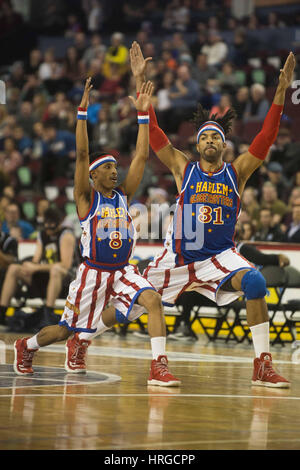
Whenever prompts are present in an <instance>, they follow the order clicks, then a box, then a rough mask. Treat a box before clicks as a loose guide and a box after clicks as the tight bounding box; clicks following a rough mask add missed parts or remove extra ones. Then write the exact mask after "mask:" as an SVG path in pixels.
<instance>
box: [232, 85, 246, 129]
mask: <svg viewBox="0 0 300 470" xmlns="http://www.w3.org/2000/svg"><path fill="white" fill-rule="evenodd" d="M248 100H249V88H248V87H247V86H242V87H240V88H239V89H238V91H237V92H236V94H235V96H234V97H233V100H232V105H233V108H234V110H235V112H236V118H237V120H238V121H241V120H242V119H243V117H244V114H245V111H246V107H247V104H248Z"/></svg>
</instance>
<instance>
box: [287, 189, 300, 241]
mask: <svg viewBox="0 0 300 470" xmlns="http://www.w3.org/2000/svg"><path fill="white" fill-rule="evenodd" d="M284 241H285V242H287V243H300V198H298V199H295V200H294V202H293V207H292V220H291V223H290V224H289V226H288V227H287V228H286V232H285V240H284Z"/></svg>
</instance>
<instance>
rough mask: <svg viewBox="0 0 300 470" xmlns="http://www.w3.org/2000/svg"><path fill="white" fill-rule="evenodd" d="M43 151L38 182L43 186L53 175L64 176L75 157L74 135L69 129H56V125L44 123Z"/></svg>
mask: <svg viewBox="0 0 300 470" xmlns="http://www.w3.org/2000/svg"><path fill="white" fill-rule="evenodd" d="M42 143H43V146H44V153H43V156H42V167H41V171H40V174H39V184H40V186H41V187H43V185H44V183H45V182H47V181H52V180H53V179H54V177H66V176H67V172H68V168H69V163H70V161H71V160H72V159H74V158H75V150H76V142H75V135H74V134H73V133H71V132H69V131H58V130H57V129H56V127H55V126H54V125H53V124H52V123H51V122H47V123H45V125H44V136H43V142H42Z"/></svg>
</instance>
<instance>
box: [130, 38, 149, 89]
mask: <svg viewBox="0 0 300 470" xmlns="http://www.w3.org/2000/svg"><path fill="white" fill-rule="evenodd" d="M129 54H130V64H131V70H132V73H133V76H134V77H142V78H143V80H144V77H145V74H146V68H147V63H148V62H149V61H150V60H152V57H147V58H146V59H144V56H143V53H142V50H141V48H140V45H139V44H138V43H137V42H136V41H134V42H133V43H132V47H131V48H130V51H129Z"/></svg>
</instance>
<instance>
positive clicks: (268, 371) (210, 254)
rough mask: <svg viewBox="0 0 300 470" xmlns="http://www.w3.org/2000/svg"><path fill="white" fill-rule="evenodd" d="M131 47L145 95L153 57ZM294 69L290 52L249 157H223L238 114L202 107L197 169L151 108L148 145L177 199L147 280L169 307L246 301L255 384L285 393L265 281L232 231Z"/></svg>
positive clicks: (276, 122)
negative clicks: (199, 298) (198, 298)
mask: <svg viewBox="0 0 300 470" xmlns="http://www.w3.org/2000/svg"><path fill="white" fill-rule="evenodd" d="M132 47H133V48H134V50H135V51H134V57H135V61H134V63H133V64H132V69H133V74H134V75H135V78H136V85H137V93H139V91H140V87H141V83H142V82H143V81H144V80H145V74H146V65H147V62H148V61H149V60H151V58H147V59H144V57H143V54H142V52H141V48H140V46H139V45H138V44H137V43H136V42H135V43H134V44H133V46H132ZM294 68H295V57H294V55H293V54H292V53H290V54H289V56H288V58H287V60H286V62H285V65H284V67H283V69H282V70H281V71H280V76H279V83H278V86H277V89H276V92H275V96H274V100H273V103H272V106H271V108H270V110H269V112H268V114H267V116H266V118H265V121H264V123H263V126H262V129H261V132H260V133H259V134H258V135H257V136H256V137H255V139H254V140H253V142H252V144H251V145H250V147H249V149H248V151H247V152H245V153H244V154H242V155H240V156H238V157H237V158H236V159H235V160H234V161H233V163H225V162H224V161H223V158H222V154H223V151H224V149H225V148H226V135H227V134H228V133H229V132H230V129H231V127H232V122H233V119H234V117H235V113H234V111H233V110H231V109H230V110H228V111H227V112H226V114H225V115H223V116H221V117H220V116H217V115H213V116H211V115H210V112H209V111H208V110H204V109H203V108H202V106H201V105H199V106H198V111H197V113H196V114H195V125H196V132H197V144H196V149H197V152H198V153H199V161H198V162H197V163H193V162H189V161H188V159H187V157H186V156H185V155H184V153H182V152H181V151H179V150H177V149H175V148H174V147H173V145H172V144H171V142H170V141H169V139H168V138H167V136H166V135H165V133H164V132H163V130H162V129H160V127H159V125H158V122H157V119H156V116H155V112H154V109H153V107H152V106H151V107H150V110H149V114H150V125H149V127H150V146H151V147H152V149H153V151H154V152H155V153H156V154H157V156H158V158H159V159H160V160H161V161H162V162H163V163H164V164H165V165H166V166H167V167H168V168H169V170H170V171H171V173H172V174H173V176H174V179H175V182H176V185H177V189H178V193H179V196H178V199H177V206H176V210H175V213H174V220H173V222H172V224H171V226H170V229H169V231H168V234H167V237H166V241H165V246H164V250H163V251H162V253H160V254H159V255H157V256H156V258H155V259H154V260H153V262H151V263H150V264H149V266H148V267H147V268H146V270H145V272H144V276H145V277H146V278H147V279H148V280H149V281H150V282H151V283H152V284H153V286H154V287H155V288H156V289H157V290H158V292H159V293H160V294H161V295H162V300H163V302H164V303H166V304H171V305H174V304H175V302H176V300H177V299H178V298H179V297H180V295H181V294H182V293H183V292H186V291H189V290H195V291H197V292H199V293H200V294H202V295H204V296H206V297H208V298H209V299H211V300H213V301H215V302H216V303H217V304H218V305H225V304H228V303H230V302H232V301H233V300H234V299H237V298H238V297H240V296H241V295H244V296H245V298H246V307H247V320H248V324H249V327H250V329H251V333H252V339H253V345H254V350H255V356H256V357H255V359H254V370H253V376H252V384H253V385H261V386H266V387H282V388H286V387H289V386H290V383H289V382H288V381H287V380H286V379H285V378H283V377H281V376H280V375H278V374H277V373H276V372H275V371H274V370H273V368H272V358H271V354H270V352H269V316H268V309H267V305H266V301H265V295H266V282H265V279H264V277H263V276H262V274H261V273H260V272H259V271H257V270H256V269H255V268H254V267H253V266H252V265H251V264H250V263H249V262H248V261H247V260H246V259H244V258H243V257H242V256H241V255H240V254H239V253H238V252H237V251H236V249H235V243H234V227H235V223H236V220H237V217H238V214H239V210H240V198H241V195H242V193H243V190H244V187H245V184H246V182H247V180H248V179H249V177H250V176H251V174H252V173H253V172H254V171H255V170H256V169H257V168H259V166H260V165H261V164H262V162H263V160H264V159H265V158H266V156H267V154H268V152H269V149H270V146H271V145H272V144H273V142H274V141H275V139H276V136H277V133H278V128H279V125H280V118H281V114H282V111H283V105H284V100H285V92H286V90H287V88H288V87H289V86H290V84H291V81H292V78H293V71H294Z"/></svg>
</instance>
